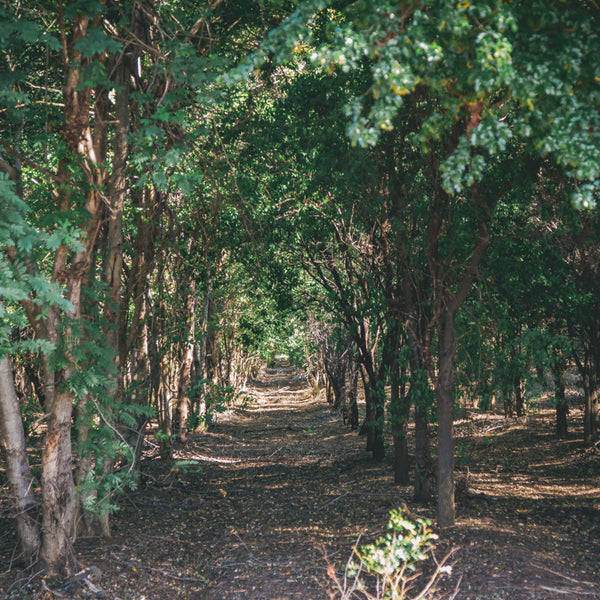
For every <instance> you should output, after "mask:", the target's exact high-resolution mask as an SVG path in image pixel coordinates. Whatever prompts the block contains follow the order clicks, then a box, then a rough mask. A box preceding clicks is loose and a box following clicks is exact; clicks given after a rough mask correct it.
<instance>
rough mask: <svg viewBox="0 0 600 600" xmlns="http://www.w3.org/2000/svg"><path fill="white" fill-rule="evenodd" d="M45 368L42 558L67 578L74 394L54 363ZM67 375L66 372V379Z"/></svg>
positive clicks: (72, 567) (70, 568) (71, 562)
mask: <svg viewBox="0 0 600 600" xmlns="http://www.w3.org/2000/svg"><path fill="white" fill-rule="evenodd" d="M46 363H47V360H46ZM45 371H46V380H47V382H48V383H47V387H46V390H47V396H46V402H47V411H48V426H47V431H46V435H45V437H44V446H43V448H42V476H41V489H42V514H43V519H42V532H43V536H42V548H41V558H42V561H43V562H44V564H45V565H46V566H47V567H48V569H49V571H50V573H53V574H57V575H59V576H62V577H68V576H70V575H72V574H73V573H75V571H76V570H77V562H76V560H75V553H74V551H73V547H72V542H73V539H74V534H75V531H74V526H75V508H76V502H75V483H74V481H73V457H72V449H71V417H72V412H73V404H74V397H73V394H72V393H70V392H67V391H62V390H59V389H57V386H56V383H55V379H54V377H55V373H54V371H53V369H52V367H51V365H49V364H46V369H45ZM68 375H70V373H65V374H64V379H65V380H66V379H68ZM49 390H50V391H49Z"/></svg>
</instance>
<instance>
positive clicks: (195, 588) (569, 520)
mask: <svg viewBox="0 0 600 600" xmlns="http://www.w3.org/2000/svg"><path fill="white" fill-rule="evenodd" d="M249 394H251V396H252V397H253V398H254V401H253V402H252V403H251V404H249V405H248V406H246V407H244V408H241V407H240V408H238V409H236V410H231V411H229V412H227V413H225V414H222V415H218V419H217V422H216V423H215V424H214V425H213V426H212V427H211V428H210V430H209V431H208V432H206V433H202V434H193V435H190V436H189V439H188V440H187V441H186V442H185V443H184V444H178V445H177V446H176V448H175V451H174V458H173V460H159V459H153V458H152V457H151V456H146V458H145V460H144V462H143V464H142V472H143V476H144V483H143V485H142V486H141V487H140V489H139V490H137V491H136V492H134V493H128V494H127V495H125V496H124V497H121V498H118V501H119V504H120V506H121V510H120V511H119V512H118V513H117V514H116V515H115V516H114V517H113V519H112V529H113V535H112V537H111V538H110V539H108V540H103V539H101V538H97V537H94V538H87V539H83V538H80V539H79V540H78V541H77V545H76V547H75V551H76V553H77V558H78V561H79V562H80V564H81V565H82V567H90V566H95V567H98V568H99V569H100V570H101V571H102V573H103V575H102V578H101V580H100V581H99V582H98V583H99V585H100V587H101V588H102V590H104V593H105V595H104V598H106V600H183V599H186V600H326V599H328V598H329V594H328V592H327V581H328V578H327V565H328V561H329V562H330V563H331V564H332V565H333V566H334V567H335V568H336V569H337V572H338V573H340V571H341V570H342V569H343V567H344V565H345V563H346V561H347V559H348V557H349V555H350V552H351V550H352V546H353V544H354V542H355V541H356V540H357V538H358V537H359V536H361V541H364V542H367V541H372V540H374V539H375V538H377V537H379V536H381V535H382V534H383V533H384V531H385V525H386V523H387V521H388V513H389V510H390V509H392V508H395V507H397V506H398V505H399V504H400V503H401V501H402V499H404V500H405V501H406V502H407V503H408V505H409V508H410V509H411V511H413V513H414V514H417V515H419V516H423V517H427V518H430V519H432V520H434V519H435V507H434V506H433V505H432V506H427V507H418V506H415V505H414V504H413V503H412V502H411V501H410V499H411V494H412V489H411V488H410V487H402V488H399V487H396V486H394V484H393V481H392V472H391V458H386V460H384V461H383V462H375V461H373V460H372V459H371V458H370V456H369V454H368V453H367V452H366V451H365V440H364V438H361V437H359V436H358V435H357V433H356V432H355V431H350V430H349V429H348V428H347V427H345V426H344V425H343V424H342V422H341V418H340V416H339V414H338V413H337V412H336V411H333V410H332V409H331V407H329V405H328V404H327V403H326V402H325V401H324V399H323V397H322V396H320V397H317V398H315V397H314V396H313V394H312V390H310V389H309V388H308V387H307V385H306V383H305V381H304V379H303V378H302V377H301V374H299V373H298V372H297V371H295V370H294V369H292V368H291V367H289V366H285V365H281V366H279V367H278V368H276V369H265V370H263V372H262V373H261V375H260V377H259V378H258V380H257V381H256V382H254V383H253V384H252V386H251V388H250V389H249ZM467 417H468V418H465V419H463V420H459V421H457V422H456V435H457V443H456V450H457V452H456V454H457V468H458V474H460V472H461V471H462V472H463V473H464V472H465V471H466V465H468V466H469V469H470V476H469V478H470V493H469V494H468V495H467V496H462V497H461V496H459V497H458V498H457V524H456V526H455V527H453V528H450V529H449V530H447V531H444V532H441V539H440V542H439V545H440V547H439V548H438V550H437V552H436V553H437V555H438V556H440V557H441V556H442V555H443V554H444V553H445V550H446V549H447V548H449V547H456V548H457V552H456V554H455V559H456V563H455V566H454V575H453V577H454V578H455V580H456V578H457V577H459V576H462V584H461V587H460V591H459V593H458V595H457V596H456V600H504V599H510V600H573V599H578V598H581V599H589V600H600V577H599V575H598V574H599V573H600V547H599V544H598V539H599V537H600V448H588V449H586V448H584V447H583V446H582V444H581V442H580V441H579V440H580V439H581V432H580V431H577V432H575V433H574V435H573V436H572V437H571V438H569V439H567V440H557V439H556V437H555V436H554V432H553V415H552V409H551V408H547V409H539V410H538V412H537V413H535V414H532V415H530V416H529V417H527V418H524V419H504V417H503V416H502V415H499V414H497V415H491V414H489V413H479V412H478V411H470V413H469V414H468V415H467ZM571 422H572V423H580V422H581V415H580V414H578V411H577V410H575V409H574V410H573V411H572V415H571ZM387 441H388V443H389V442H390V440H389V439H388V440H387ZM147 450H148V452H149V453H150V454H152V453H154V454H155V453H156V451H157V447H156V445H152V443H151V441H150V440H149V441H148V448H147ZM389 454H391V452H388V455H389ZM0 504H1V503H0ZM2 523H4V526H2ZM0 534H1V536H0V541H2V540H4V543H0V563H2V562H3V563H5V564H8V563H9V561H11V560H12V558H11V556H12V555H11V553H12V551H13V549H14V543H11V541H10V537H11V535H12V534H11V524H10V523H9V522H8V519H5V520H4V521H2V522H0ZM13 539H14V538H13ZM28 582H30V583H28ZM452 587H453V583H452V582H448V586H447V589H448V590H450V589H452ZM36 590H37V591H36ZM38 591H39V582H36V581H35V580H33V581H32V580H29V579H27V577H23V575H22V574H19V573H18V572H16V571H10V572H5V573H4V574H3V576H2V577H1V578H0V598H11V599H15V600H16V599H17V598H18V599H19V600H22V599H23V598H36V600H42V599H43V600H50V596H48V597H46V596H43V595H40V594H39V593H38ZM86 594H87V595H86ZM61 597H68V598H89V597H91V596H90V594H89V592H88V590H86V589H85V588H82V589H79V590H75V591H74V592H70V593H69V595H66V596H61ZM338 598H339V596H338Z"/></svg>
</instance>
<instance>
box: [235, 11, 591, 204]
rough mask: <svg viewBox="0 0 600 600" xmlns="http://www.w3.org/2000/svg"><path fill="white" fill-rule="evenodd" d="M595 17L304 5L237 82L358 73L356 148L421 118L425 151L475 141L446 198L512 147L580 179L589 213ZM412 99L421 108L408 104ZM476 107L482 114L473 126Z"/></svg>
mask: <svg viewBox="0 0 600 600" xmlns="http://www.w3.org/2000/svg"><path fill="white" fill-rule="evenodd" d="M593 20H594V19H593V15H592V14H590V12H589V11H587V10H586V9H585V7H579V6H575V5H573V6H571V7H570V8H567V7H565V6H564V4H562V3H552V2H551V3H548V2H531V3H527V4H523V3H509V2H501V1H498V0H488V1H486V2H469V1H461V2H456V1H450V0H436V1H434V2H429V3H427V6H426V7H420V8H417V7H415V5H413V4H408V5H407V4H403V5H402V4H399V3H397V2H392V1H386V2H371V1H367V0H365V1H362V2H356V3H352V4H351V5H349V6H348V7H345V8H343V9H341V8H336V9H335V10H334V9H332V8H328V7H327V5H326V3H324V2H317V1H313V2H305V3H303V4H302V5H301V7H300V8H299V9H298V10H297V11H296V12H295V13H293V15H291V16H290V17H289V18H288V19H287V20H285V21H284V22H283V23H282V24H281V26H280V27H278V28H277V29H276V30H275V31H274V32H272V33H271V35H270V36H269V38H268V39H267V40H265V42H264V43H263V44H262V45H261V48H260V50H259V51H257V52H256V53H255V54H254V55H253V56H252V57H251V58H250V60H249V61H247V62H245V63H243V64H242V66H241V67H240V69H238V70H237V71H236V74H237V77H240V76H243V75H244V74H245V75H248V74H249V73H250V72H251V71H252V69H253V68H256V67H257V66H258V65H259V64H260V62H261V61H262V58H261V57H269V58H270V60H273V61H275V62H285V61H298V60H303V61H304V67H306V66H310V68H312V69H315V70H316V71H317V72H320V73H321V74H323V75H329V76H335V75H336V74H338V73H343V74H348V75H352V74H356V76H357V77H361V78H364V79H365V80H366V81H367V82H368V85H367V88H366V90H365V91H364V92H362V93H360V94H349V95H348V97H347V100H346V108H345V115H346V118H347V133H348V135H349V138H350V139H351V141H352V143H354V144H357V145H360V146H363V147H369V146H375V145H377V144H378V143H379V142H380V139H381V136H382V135H385V132H386V131H390V130H393V129H397V128H398V127H400V126H401V125H402V124H403V123H405V122H406V120H407V119H410V118H415V117H416V116H417V115H418V116H419V118H420V119H421V128H420V131H417V132H415V141H416V142H418V143H419V145H420V147H421V149H422V151H425V152H427V151H428V150H429V149H430V148H431V146H432V145H433V144H435V143H438V142H439V141H440V140H443V139H448V138H449V137H452V138H456V137H457V136H458V137H459V138H465V137H466V138H467V139H468V143H467V142H465V141H460V142H459V143H458V144H457V145H456V144H455V146H456V147H455V152H454V153H451V154H452V156H451V158H450V159H449V163H448V165H446V166H445V171H446V178H445V185H446V189H447V191H450V192H453V193H459V192H461V190H463V189H464V186H468V185H470V184H471V183H472V182H473V181H474V180H477V179H479V178H480V176H481V173H482V172H483V166H484V164H483V161H485V162H487V161H489V160H490V157H492V156H494V157H498V156H499V155H506V154H508V153H510V152H511V147H512V146H511V144H509V141H510V140H514V143H515V144H517V143H520V144H521V147H522V148H526V149H527V152H529V153H531V154H536V155H542V156H548V157H550V158H551V159H552V160H553V161H555V162H556V163H558V164H559V165H560V166H561V167H563V168H564V169H565V171H566V173H567V174H568V175H569V176H570V177H571V178H572V179H573V180H575V181H576V182H577V191H576V192H575V196H574V197H575V200H576V202H577V203H578V205H580V206H586V205H587V206H591V205H593V203H594V197H595V195H596V194H597V191H596V190H597V185H598V179H599V167H598V165H599V164H600V140H599V139H598V133H597V132H600V116H599V114H600V111H598V106H599V105H600V73H598V72H596V71H594V69H595V66H594V65H595V64H596V62H597V61H596V57H597V56H598V55H599V54H600V36H599V35H598V34H597V33H596V32H597V31H598V27H597V26H594V24H593V23H592V22H591V21H593ZM413 94H417V95H418V99H419V100H418V102H419V103H420V105H419V106H415V105H414V104H412V103H411V102H407V98H409V97H411V95H413ZM422 98H426V99H427V105H426V106H425V105H424V104H423V103H422V102H421V99H422ZM477 102H481V103H482V104H483V110H482V111H481V112H480V113H479V114H478V115H477V118H476V119H473V115H472V113H471V107H472V106H473V104H474V103H477ZM469 113H471V114H469ZM468 146H470V147H471V148H472V150H471V151H469V148H468ZM451 171H455V173H451Z"/></svg>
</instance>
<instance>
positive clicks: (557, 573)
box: [533, 563, 596, 587]
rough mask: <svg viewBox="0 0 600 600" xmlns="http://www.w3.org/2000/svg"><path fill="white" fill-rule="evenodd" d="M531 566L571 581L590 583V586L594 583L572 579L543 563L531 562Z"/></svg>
mask: <svg viewBox="0 0 600 600" xmlns="http://www.w3.org/2000/svg"><path fill="white" fill-rule="evenodd" d="M533 566H534V567H536V568H538V569H543V570H544V571H548V573H552V574H553V575H556V576H557V577H562V578H563V579H566V580H567V581H571V582H572V583H579V584H583V585H590V586H592V587H594V586H595V585H596V584H595V583H591V582H590V581H581V580H580V579H573V577H568V576H567V575H563V574H562V573H559V572H558V571H553V570H552V569H549V568H548V567H545V566H544V565H539V564H537V563H533Z"/></svg>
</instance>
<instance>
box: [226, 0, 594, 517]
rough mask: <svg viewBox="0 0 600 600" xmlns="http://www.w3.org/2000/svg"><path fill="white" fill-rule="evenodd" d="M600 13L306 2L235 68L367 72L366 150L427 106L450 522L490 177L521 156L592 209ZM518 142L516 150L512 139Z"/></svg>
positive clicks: (443, 464)
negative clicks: (458, 359)
mask: <svg viewBox="0 0 600 600" xmlns="http://www.w3.org/2000/svg"><path fill="white" fill-rule="evenodd" d="M315 15H317V16H316V17H315ZM594 18H595V15H594V13H592V14H590V12H589V11H588V9H587V7H585V6H576V7H569V9H567V10H565V9H564V6H563V5H562V4H561V3H558V2H557V3H552V4H550V5H548V4H547V3H534V4H532V5H528V6H527V7H526V8H524V7H522V6H521V5H507V4H505V3H500V2H498V3H496V2H488V3H484V4H481V3H477V4H471V3H468V2H465V3H458V4H454V3H451V2H447V1H445V0H440V1H439V2H436V3H433V4H431V3H430V4H428V5H427V7H421V6H420V5H418V4H416V3H409V4H405V5H401V6H399V5H397V4H396V3H394V2H384V3H377V4H376V5H375V4H373V3H371V2H359V3H353V4H351V5H349V6H341V7H338V6H333V5H331V4H330V3H328V2H323V1H316V0H315V1H312V2H305V3H303V4H302V5H301V6H300V7H299V8H298V10H297V11H296V12H295V13H294V14H293V15H292V16H290V18H289V19H288V20H286V21H285V22H284V23H283V24H282V25H281V26H280V27H278V28H277V29H276V30H275V31H274V32H273V33H272V35H270V36H269V38H268V39H267V40H266V41H265V42H264V43H263V45H262V46H261V48H260V50H259V51H258V52H257V53H255V54H254V56H253V59H252V60H250V61H248V62H246V63H244V64H243V66H242V67H241V68H240V70H239V71H238V74H240V75H242V76H243V75H245V74H246V73H247V72H248V70H250V69H251V68H254V67H256V66H257V65H260V64H262V63H263V61H264V56H265V55H267V54H269V55H271V56H275V57H276V58H277V59H278V60H281V61H284V60H287V59H289V57H290V56H292V55H293V54H294V52H297V51H301V52H304V55H305V56H306V59H307V61H310V63H311V64H312V65H313V67H314V68H315V69H316V70H317V71H321V72H328V73H332V72H335V71H338V70H340V71H342V72H346V73H348V72H361V73H365V76H366V78H367V80H368V84H367V86H366V91H365V92H364V93H363V94H362V95H360V96H354V97H349V98H347V101H346V114H347V115H348V117H349V123H348V135H349V137H350V139H351V140H353V141H354V142H355V143H357V144H360V145H365V146H367V145H375V144H377V143H379V141H380V139H381V137H382V132H385V131H388V130H392V129H394V128H395V127H397V121H396V118H397V115H398V114H399V111H401V110H402V109H403V107H404V106H405V104H406V99H407V98H410V97H415V96H416V97H418V98H419V99H423V100H421V103H420V106H419V110H420V109H421V106H424V108H425V112H424V116H423V117H422V118H421V122H420V125H419V128H418V130H417V131H416V133H415V134H414V135H413V140H414V143H415V144H416V145H417V147H418V148H419V149H420V151H421V152H422V153H424V154H425V155H426V156H427V157H428V158H427V162H428V165H429V174H428V176H429V177H430V178H431V182H432V190H431V192H430V194H429V199H430V207H431V211H430V218H429V221H428V225H427V241H426V251H427V258H428V269H429V274H430V276H431V277H432V298H433V323H434V324H435V328H436V336H437V344H438V347H437V353H436V356H437V365H436V377H435V381H436V395H437V405H438V421H439V427H438V432H439V433H438V461H439V465H438V494H439V522H440V525H442V526H446V525H451V524H452V523H453V521H454V501H453V481H452V471H453V458H452V457H453V451H452V405H453V398H452V384H453V370H454V368H453V361H454V352H455V331H454V330H455V318H456V315H457V312H458V310H459V308H460V307H461V305H462V304H463V303H464V301H465V300H466V298H467V297H468V294H469V292H470V290H471V288H472V285H473V282H474V281H475V279H476V277H477V271H478V268H479V267H480V266H481V264H482V262H483V259H484V257H485V253H486V251H487V248H488V246H489V242H490V236H489V229H490V220H491V217H492V212H493V209H494V207H495V205H496V204H497V202H498V201H499V199H500V198H501V197H502V196H503V194H504V193H505V192H506V191H507V190H508V189H509V187H510V182H503V181H502V179H501V178H500V180H498V179H497V178H496V177H493V175H491V173H492V172H493V171H494V167H496V171H495V172H496V174H498V173H500V171H499V170H498V169H497V166H498V165H500V164H502V163H503V162H504V164H507V163H510V161H514V160H515V150H517V149H518V148H519V155H523V153H524V152H525V156H527V155H529V156H532V157H533V156H536V155H540V154H541V155H544V156H550V157H551V158H552V159H553V160H554V161H555V162H556V163H557V164H558V165H560V167H561V168H563V169H564V171H565V173H566V175H567V176H568V177H570V178H571V181H574V182H576V183H574V185H573V187H572V196H573V198H574V201H575V202H577V203H578V204H579V205H581V206H589V205H592V204H593V196H594V194H595V193H596V187H595V186H596V183H595V181H596V179H597V177H598V167H597V164H598V162H597V158H598V157H597V153H598V151H599V145H598V143H597V141H598V140H597V138H596V136H597V135H598V134H597V131H598V123H597V120H598V112H597V111H595V110H589V108H590V107H591V106H596V105H597V93H596V90H595V83H594V80H593V73H592V71H591V70H590V69H589V67H588V66H587V65H589V64H590V62H589V61H588V60H587V59H586V58H585V57H591V56H593V55H594V53H595V52H596V51H597V49H598V48H597V46H598V36H597V35H595V34H594V33H593V32H594V29H593V26H592V24H591V23H592V21H593V20H594ZM296 60H297V59H296ZM417 114H419V113H418V112H417ZM516 139H519V142H520V146H518V145H517V144H516V143H514V142H511V143H509V142H510V141H511V140H516ZM499 157H500V158H499ZM590 157H591V158H590ZM533 175H534V173H533V172H530V173H529V174H528V178H529V179H531V178H532V177H533ZM490 176H491V181H492V183H495V185H494V187H493V191H492V192H491V193H488V191H487V189H486V188H484V187H483V186H482V185H481V182H482V179H484V178H486V177H487V178H488V180H490ZM456 200H458V201H459V202H460V201H461V200H462V201H465V202H468V203H470V206H471V208H470V211H471V219H472V227H473V229H474V231H475V236H474V241H473V242H472V243H471V244H470V249H469V250H468V251H467V252H468V255H467V258H465V259H463V261H462V263H461V265H460V267H459V275H458V277H454V278H453V280H452V282H449V281H447V275H448V274H449V273H450V272H456V268H455V266H454V265H452V264H451V263H446V262H445V260H446V259H447V258H448V256H444V252H445V251H446V250H447V248H446V247H445V242H444V239H443V238H444V237H446V236H447V235H448V233H452V229H451V227H450V223H451V221H449V220H448V219H447V215H448V210H449V208H450V207H451V206H452V205H453V204H454V203H455V202H456Z"/></svg>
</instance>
